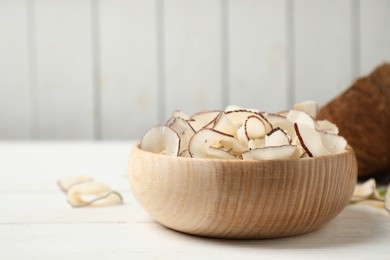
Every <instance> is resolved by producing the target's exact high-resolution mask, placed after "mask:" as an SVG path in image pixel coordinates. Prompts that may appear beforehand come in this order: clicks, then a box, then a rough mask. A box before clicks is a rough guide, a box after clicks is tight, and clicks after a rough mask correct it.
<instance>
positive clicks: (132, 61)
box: [97, 0, 159, 139]
mask: <svg viewBox="0 0 390 260" xmlns="http://www.w3.org/2000/svg"><path fill="white" fill-rule="evenodd" d="M98 3H100V5H99V6H98V20H99V24H98V33H99V45H98V48H99V50H98V53H99V54H100V65H101V66H100V71H98V77H99V78H98V86H97V89H98V91H100V95H101V124H102V125H101V127H102V130H101V131H102V133H101V136H102V138H104V139H130V138H131V137H132V138H136V137H139V136H141V135H142V134H143V131H144V130H145V129H148V128H149V127H151V126H153V125H155V124H157V122H158V118H157V115H158V105H159V103H158V97H157V44H156V37H157V31H156V30H157V28H156V25H157V21H156V1H154V0H147V1H144V0H136V1H127V0H116V1H110V0H104V1H99V2H98ZM118 122H121V124H118Z"/></svg>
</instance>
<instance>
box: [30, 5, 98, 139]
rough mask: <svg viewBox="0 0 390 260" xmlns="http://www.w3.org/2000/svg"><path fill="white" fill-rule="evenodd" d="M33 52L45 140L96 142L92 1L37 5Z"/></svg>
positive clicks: (40, 136) (41, 126) (40, 116)
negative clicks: (87, 140) (93, 139)
mask: <svg viewBox="0 0 390 260" xmlns="http://www.w3.org/2000/svg"><path fill="white" fill-rule="evenodd" d="M33 9H34V10H33V13H34V24H35V33H36V35H35V42H34V46H35V47H36V48H35V49H34V52H35V56H36V64H34V65H35V66H36V73H37V74H36V79H37V82H36V84H37V90H36V91H37V93H36V96H37V98H38V100H37V101H36V102H37V103H38V117H37V118H38V124H37V125H38V128H39V129H38V133H39V134H38V135H39V138H41V139H92V138H93V137H94V124H93V119H94V116H93V115H94V111H93V108H94V106H93V81H92V79H93V75H92V37H91V27H92V26H91V20H92V19H91V5H90V1H89V0H82V1H79V0H71V1H69V0H57V1H47V0H36V1H34V6H33Z"/></svg>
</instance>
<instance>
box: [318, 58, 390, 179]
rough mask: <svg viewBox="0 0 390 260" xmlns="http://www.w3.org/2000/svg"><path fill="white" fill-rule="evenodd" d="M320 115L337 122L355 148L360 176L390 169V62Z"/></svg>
mask: <svg viewBox="0 0 390 260" xmlns="http://www.w3.org/2000/svg"><path fill="white" fill-rule="evenodd" d="M317 118H318V119H328V120H329V121H332V122H333V123H335V124H336V125H337V126H338V127H339V130H340V135H341V136H344V138H345V139H347V141H348V143H349V144H350V145H351V146H352V147H353V148H354V150H355V153H356V158H357V161H358V169H359V177H367V176H372V175H377V174H384V173H388V172H390V64H383V65H381V66H380V67H378V68H376V69H375V70H374V71H373V72H372V73H371V74H370V75H368V76H366V77H363V78H359V79H358V80H357V81H356V82H355V83H354V84H353V85H352V86H351V87H350V88H349V89H347V90H346V91H345V92H344V93H342V94H341V95H339V96H337V97H336V98H335V99H333V100H332V101H330V102H329V103H328V104H326V105H325V106H324V107H322V108H321V109H320V111H319V114H318V116H317Z"/></svg>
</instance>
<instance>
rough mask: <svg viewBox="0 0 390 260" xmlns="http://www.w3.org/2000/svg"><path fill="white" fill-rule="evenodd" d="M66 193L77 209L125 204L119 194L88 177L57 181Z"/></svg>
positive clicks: (71, 203)
mask: <svg viewBox="0 0 390 260" xmlns="http://www.w3.org/2000/svg"><path fill="white" fill-rule="evenodd" d="M57 184H58V186H59V187H60V189H61V190H62V191H63V192H65V193H66V196H67V198H68V203H69V204H70V205H71V206H72V207H75V208H79V207H86V206H99V207H102V206H111V205H116V204H121V203H123V199H122V196H121V195H120V193H119V192H117V191H113V190H111V189H110V188H109V187H108V186H107V185H105V184H102V183H98V182H95V181H93V179H92V178H91V177H88V176H76V177H67V178H63V179H60V180H58V181H57Z"/></svg>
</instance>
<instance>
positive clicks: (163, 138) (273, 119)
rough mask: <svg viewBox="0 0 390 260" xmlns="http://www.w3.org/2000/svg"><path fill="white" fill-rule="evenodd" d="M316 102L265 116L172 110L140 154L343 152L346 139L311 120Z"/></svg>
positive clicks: (247, 156)
mask: <svg viewBox="0 0 390 260" xmlns="http://www.w3.org/2000/svg"><path fill="white" fill-rule="evenodd" d="M317 113H318V104H317V103H316V102H314V101H306V102H303V103H299V104H296V105H294V106H293V109H292V110H290V111H284V112H279V113H265V112H260V111H258V110H256V109H246V108H241V107H237V106H228V107H227V108H226V109H225V110H223V111H222V110H212V111H202V112H199V113H196V114H194V115H192V116H187V115H186V114H185V113H184V112H182V111H175V112H174V113H173V114H172V117H171V118H170V119H169V120H168V121H167V123H166V124H165V125H164V126H161V125H158V126H155V127H153V128H151V129H149V130H148V131H147V132H146V134H145V135H144V137H143V138H142V140H141V143H140V148H141V149H142V150H145V151H149V152H153V153H159V154H164V155H169V156H178V157H192V158H216V159H243V160H274V159H299V158H308V157H315V156H321V155H329V154H336V153H340V152H342V151H344V150H345V149H346V147H347V141H346V140H345V139H344V138H343V137H342V136H339V135H338V132H339V131H338V128H337V126H336V125H335V124H333V123H331V122H330V121H328V120H315V117H316V115H317Z"/></svg>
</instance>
